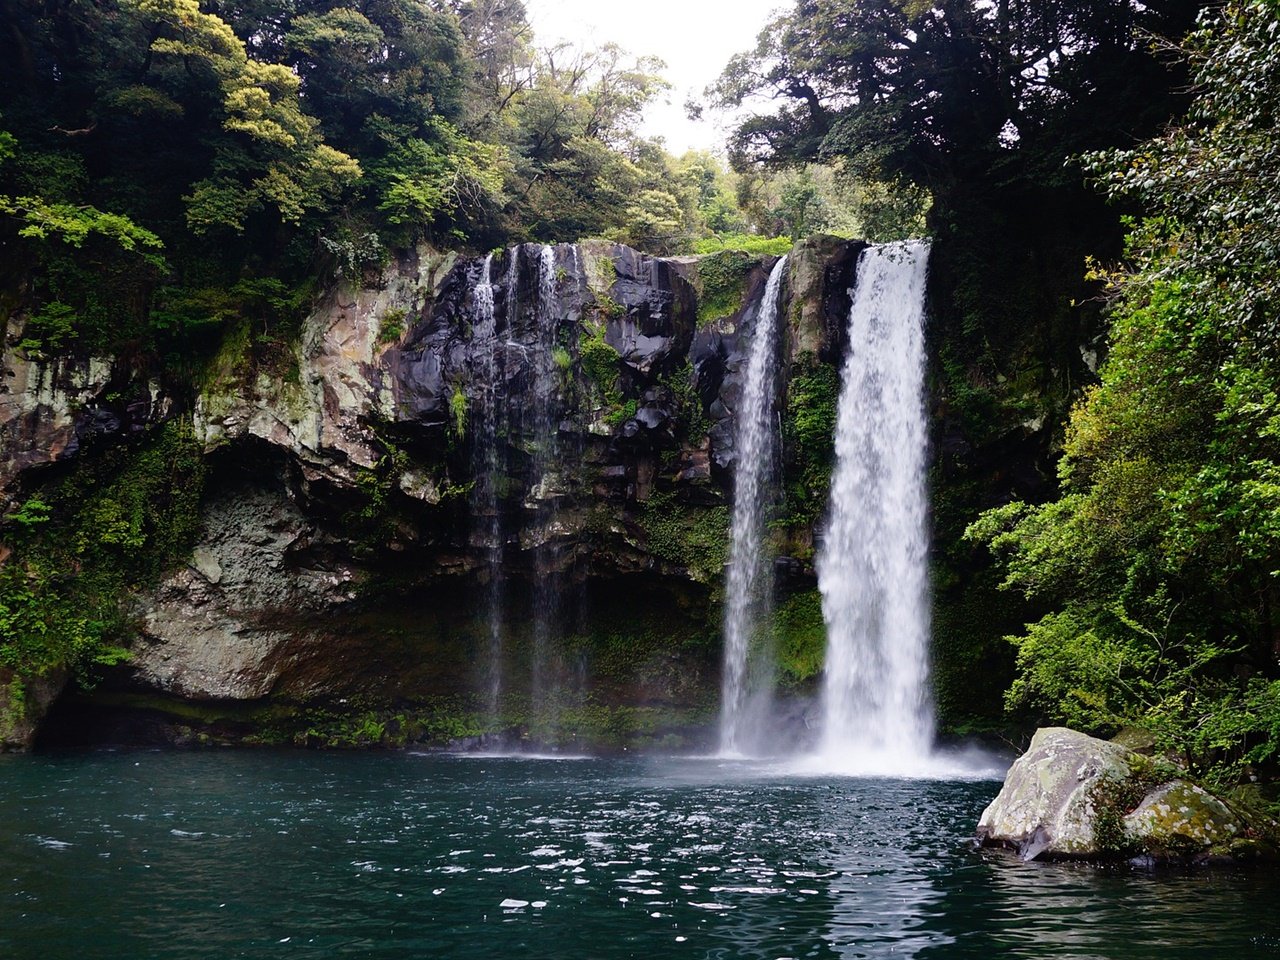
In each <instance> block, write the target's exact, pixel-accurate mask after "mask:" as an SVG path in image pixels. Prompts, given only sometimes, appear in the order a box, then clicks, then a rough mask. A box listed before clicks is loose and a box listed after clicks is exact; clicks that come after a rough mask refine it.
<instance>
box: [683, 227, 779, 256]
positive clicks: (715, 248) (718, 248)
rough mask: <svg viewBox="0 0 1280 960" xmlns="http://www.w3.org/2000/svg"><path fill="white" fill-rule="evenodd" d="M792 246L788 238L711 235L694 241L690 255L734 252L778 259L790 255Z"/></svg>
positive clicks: (734, 234) (751, 235) (738, 234)
mask: <svg viewBox="0 0 1280 960" xmlns="http://www.w3.org/2000/svg"><path fill="white" fill-rule="evenodd" d="M792 246H794V244H793V243H792V240H791V238H790V237H765V236H761V235H760V234H745V233H728V234H713V235H712V236H710V237H704V238H703V239H701V240H695V241H694V242H693V248H692V250H690V253H695V254H698V255H699V256H704V255H706V254H710V253H722V252H723V251H726V250H735V251H740V252H742V253H749V254H752V255H753V256H757V257H780V256H782V255H783V254H785V253H790V252H791V248H792Z"/></svg>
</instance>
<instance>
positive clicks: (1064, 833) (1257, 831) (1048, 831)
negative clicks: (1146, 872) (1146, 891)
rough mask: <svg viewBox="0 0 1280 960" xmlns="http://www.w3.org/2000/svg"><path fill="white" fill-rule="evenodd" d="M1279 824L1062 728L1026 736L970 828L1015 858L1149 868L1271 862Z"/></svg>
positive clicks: (1150, 762) (1173, 770) (1171, 771)
mask: <svg viewBox="0 0 1280 960" xmlns="http://www.w3.org/2000/svg"><path fill="white" fill-rule="evenodd" d="M1278 830H1280V827H1278V826H1277V824H1276V823H1274V822H1272V821H1270V820H1268V819H1267V818H1266V817H1264V816H1262V815H1260V814H1258V813H1257V812H1254V811H1251V810H1245V809H1243V808H1242V806H1241V805H1240V804H1238V803H1235V802H1232V801H1229V800H1226V799H1223V798H1221V797H1217V796H1214V795H1213V794H1211V793H1209V792H1208V791H1206V790H1205V789H1203V788H1202V787H1200V786H1197V785H1196V784H1194V783H1192V782H1190V780H1189V779H1187V775H1186V774H1185V772H1184V771H1182V770H1180V769H1178V768H1177V767H1176V766H1174V765H1172V764H1170V763H1167V762H1165V761H1163V760H1159V759H1156V758H1152V757H1148V756H1144V755H1142V754H1140V753H1137V752H1135V751H1133V750H1131V749H1129V748H1128V747H1126V746H1124V745H1122V744H1120V743H1116V742H1112V741H1107V740H1099V739H1097V738H1095V737H1090V736H1087V735H1086V734H1083V733H1079V732H1077V731H1075V730H1069V729H1066V728H1065V727H1047V728H1044V729H1042V730H1039V731H1037V732H1036V735H1035V737H1034V738H1033V739H1032V741H1031V746H1030V748H1029V749H1028V750H1027V752H1026V753H1024V754H1023V755H1022V756H1021V757H1019V758H1018V760H1017V762H1016V763H1014V765H1013V766H1012V767H1011V768H1010V770H1009V774H1008V776H1007V777H1006V778H1005V782H1004V787H1003V788H1002V789H1001V791H1000V794H999V795H998V796H997V797H996V798H995V800H993V801H992V802H991V805H990V806H988V807H987V809H986V810H985V811H984V812H983V814H982V818H981V820H980V821H979V822H978V839H979V841H980V842H981V843H982V844H983V845H984V846H993V847H1004V848H1007V849H1011V850H1015V851H1016V852H1017V853H1018V855H1019V856H1020V857H1021V858H1022V859H1023V860H1092V861H1116V860H1129V861H1133V862H1135V863H1136V864H1140V865H1154V864H1157V863H1210V862H1240V861H1246V860H1258V859H1267V860H1272V859H1275V858H1276V856H1277V854H1278V853H1280V848H1278V847H1277V845H1276V838H1277V835H1278Z"/></svg>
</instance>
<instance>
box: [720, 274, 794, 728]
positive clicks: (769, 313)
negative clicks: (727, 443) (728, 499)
mask: <svg viewBox="0 0 1280 960" xmlns="http://www.w3.org/2000/svg"><path fill="white" fill-rule="evenodd" d="M786 271H787V258H786V257H783V258H782V259H780V260H779V261H778V262H777V263H776V264H775V265H774V267H773V271H772V272H771V273H770V274H769V282H768V284H767V285H766V286H765V291H764V298H763V299H762V300H761V302H760V308H759V310H758V312H757V314H756V325H755V331H754V333H753V335H752V340H751V352H750V355H749V357H748V360H747V370H746V377H745V381H744V383H743V386H742V398H741V400H740V401H739V403H738V409H737V411H736V413H737V418H736V419H737V424H736V435H735V450H736V463H737V468H736V471H735V473H734V488H733V528H732V540H731V544H730V550H729V576H728V584H727V591H726V593H727V595H726V598H725V620H724V672H723V679H722V682H721V686H722V690H721V714H720V750H721V752H722V753H724V754H739V753H743V752H744V751H748V750H751V749H753V748H756V747H758V745H759V735H760V729H759V726H760V723H759V721H760V720H761V717H762V714H763V709H762V708H763V707H764V706H765V705H766V703H767V692H768V691H767V687H765V685H763V684H759V683H755V684H753V683H752V677H751V645H752V643H751V641H752V636H753V634H754V633H755V632H756V630H758V629H762V628H765V627H766V626H767V624H768V618H769V607H770V599H771V596H770V595H771V593H772V588H773V577H772V567H771V565H770V563H769V558H768V557H767V556H765V551H764V533H765V514H766V511H767V509H768V507H769V505H770V503H771V502H772V499H773V494H774V493H776V491H775V490H774V488H773V484H772V483H771V481H772V480H773V476H774V464H775V460H776V452H777V428H776V425H775V411H774V399H775V397H776V395H777V383H778V314H779V312H780V305H779V302H778V301H779V300H780V298H781V292H782V280H783V278H784V277H785V276H786Z"/></svg>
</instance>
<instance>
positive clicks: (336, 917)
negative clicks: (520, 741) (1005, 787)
mask: <svg viewBox="0 0 1280 960" xmlns="http://www.w3.org/2000/svg"><path fill="white" fill-rule="evenodd" d="M997 788H998V784H996V783H992V782H968V783H966V782H960V783H943V782H930V781H909V780H856V779H823V778H814V777H794V776H787V775H783V774H779V773H777V772H767V771H761V770H758V769H753V768H751V767H749V766H744V765H733V764H723V763H720V762H717V761H712V760H658V759H650V760H640V759H636V760H625V759H624V760H537V759H496V758H459V757H447V756H423V755H413V754H320V753H303V752H298V753H275V752H252V751H236V752H231V751H229V752H201V753H117V754H90V755H82V756H67V757H15V758H0V871H2V872H0V957H17V958H28V957H31V958H41V960H56V958H63V957H66V958H73V957H74V958H108V957H109V958H130V960H141V958H183V960H189V958H219V960H223V958H233V957H251V958H256V957H273V958H274V957H281V958H293V957H301V958H312V957H375V958H524V957H547V958H599V960H610V958H623V957H641V958H646V960H658V958H666V957H672V958H683V957H689V958H695V957H696V958H723V960H731V958H734V960H736V958H757V957H758V958H780V957H797V958H798V957H815V958H819V957H823V958H825V957H912V956H918V957H940V958H942V957H945V958H953V957H957V958H958V957H975V958H977V957H981V958H1003V957H1027V958H1041V957H1077V958H1100V957H1115V958H1120V957H1124V958H1146V957H1150V958H1153V960H1154V958H1160V960H1178V958H1184V957H1185V958H1197V960H1201V958H1205V957H1232V958H1246V957H1255V956H1280V909H1278V908H1280V878H1277V876H1276V875H1275V873H1265V872H1255V873H1245V874H1241V873H1199V874H1179V873H1164V874H1154V875H1144V874H1129V873H1108V872H1104V871H1100V870H1097V869H1092V868H1087V867H1062V866H1043V865H1027V864H1020V863H1018V862H1016V861H1014V860H1012V859H1010V858H1008V857H1006V856H1004V855H1001V854H997V853H992V852H982V851H977V850H974V849H973V848H972V846H971V845H970V843H969V837H970V835H971V832H972V829H973V825H974V823H975V822H976V821H977V818H978V814H979V812H980V811H981V810H982V807H983V806H984V805H985V804H986V803H987V802H988V801H989V800H990V799H991V797H992V796H994V794H995V792H996V790H997Z"/></svg>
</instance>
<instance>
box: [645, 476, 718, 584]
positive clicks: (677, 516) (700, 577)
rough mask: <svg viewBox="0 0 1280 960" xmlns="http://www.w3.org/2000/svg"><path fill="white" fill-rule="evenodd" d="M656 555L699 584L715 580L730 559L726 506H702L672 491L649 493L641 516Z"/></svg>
mask: <svg viewBox="0 0 1280 960" xmlns="http://www.w3.org/2000/svg"><path fill="white" fill-rule="evenodd" d="M640 526H641V529H643V530H644V535H645V543H646V545H647V547H648V550H649V552H650V553H651V554H653V555H654V556H655V557H659V558H661V559H663V560H666V561H667V562H668V563H673V564H676V565H678V566H681V567H684V568H686V569H687V570H688V571H689V574H690V576H692V577H693V579H694V580H697V581H698V582H699V583H710V582H714V581H718V580H719V578H720V576H721V571H722V570H723V569H724V565H725V563H726V562H728V558H729V509H728V507H701V506H694V505H692V504H688V503H684V502H682V501H681V500H680V499H679V498H678V497H677V496H676V495H675V494H674V493H658V492H654V493H652V494H650V496H649V499H648V500H647V501H645V505H644V510H643V512H642V514H641V517H640Z"/></svg>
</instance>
